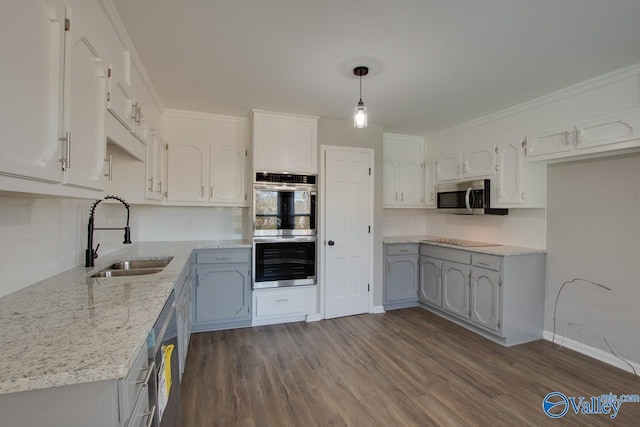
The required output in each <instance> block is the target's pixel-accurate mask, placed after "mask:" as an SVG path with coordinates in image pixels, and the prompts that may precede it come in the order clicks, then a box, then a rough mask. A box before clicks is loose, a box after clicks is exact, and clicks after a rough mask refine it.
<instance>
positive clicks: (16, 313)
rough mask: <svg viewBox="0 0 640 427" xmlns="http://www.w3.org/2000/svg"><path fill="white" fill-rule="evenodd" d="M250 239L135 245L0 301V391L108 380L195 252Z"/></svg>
mask: <svg viewBox="0 0 640 427" xmlns="http://www.w3.org/2000/svg"><path fill="white" fill-rule="evenodd" d="M241 247H247V248H250V247H251V241H250V240H219V241H186V242H140V243H134V244H132V245H127V246H124V247H123V249H121V250H118V251H116V252H113V253H110V254H108V255H105V256H103V257H100V258H98V259H97V260H96V266H95V267H89V268H85V267H76V268H73V269H71V270H68V271H65V272H63V273H60V274H58V275H56V276H53V277H50V278H48V279H46V280H43V281H41V282H38V283H36V284H34V285H31V286H28V287H26V288H24V289H21V290H19V291H17V292H14V293H12V294H9V295H7V296H5V297H2V298H0V326H1V327H0V342H1V343H2V346H0V372H1V373H2V374H1V375H0V394H6V393H13V392H19V391H27V390H36V389H42V388H49V387H57V386H63V385H70V384H79V383H84V382H91V381H102V380H115V379H118V378H122V377H124V376H125V375H126V373H127V372H128V371H129V369H130V367H131V364H132V363H133V359H134V357H135V356H136V355H137V354H138V352H139V350H140V348H141V346H142V345H144V344H145V342H146V338H147V334H148V332H149V330H150V329H151V328H152V327H153V324H154V322H155V320H156V318H157V317H158V315H159V314H160V312H161V311H162V308H163V307H164V304H165V302H166V300H167V298H168V297H169V295H170V294H171V291H172V289H173V286H174V284H175V281H176V280H177V279H178V276H179V275H180V273H181V271H182V270H183V268H184V267H185V265H186V264H187V261H188V259H189V256H190V255H191V252H192V251H193V250H194V249H211V248H241ZM164 257H173V259H172V261H171V262H170V263H169V265H167V266H166V267H165V268H164V270H163V271H161V272H160V273H156V274H150V275H143V276H129V277H111V278H93V277H90V276H91V275H92V274H94V273H95V272H97V271H99V270H102V269H103V268H105V267H107V266H108V265H110V264H111V263H113V262H115V261H118V260H122V259H158V258H164Z"/></svg>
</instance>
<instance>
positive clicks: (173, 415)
mask: <svg viewBox="0 0 640 427" xmlns="http://www.w3.org/2000/svg"><path fill="white" fill-rule="evenodd" d="M149 343H153V345H152V346H150V348H149V353H150V356H149V357H150V358H152V359H153V360H154V361H155V369H156V373H155V379H156V381H155V386H151V387H150V389H149V399H150V404H149V407H150V408H152V407H153V405H155V407H156V411H155V414H156V415H155V417H154V422H153V424H152V425H153V426H156V427H158V426H159V427H175V426H177V425H178V413H179V410H180V366H179V363H178V324H177V318H176V295H175V291H172V292H171V296H169V299H168V300H167V302H166V304H165V306H164V308H163V309H162V312H161V313H160V316H159V317H158V320H157V321H156V323H155V325H154V326H153V331H152V332H151V334H150V339H149Z"/></svg>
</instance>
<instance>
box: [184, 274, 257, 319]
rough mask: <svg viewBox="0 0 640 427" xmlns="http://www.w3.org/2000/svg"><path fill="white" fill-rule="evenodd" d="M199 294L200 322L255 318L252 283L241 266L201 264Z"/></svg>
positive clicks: (197, 306)
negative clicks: (252, 314)
mask: <svg viewBox="0 0 640 427" xmlns="http://www.w3.org/2000/svg"><path fill="white" fill-rule="evenodd" d="M245 268H246V267H245ZM195 295H196V313H195V321H196V322H197V323H203V322H212V321H220V320H224V321H234V320H242V319H250V318H251V313H250V311H249V307H250V306H251V284H250V283H249V275H248V272H246V271H244V270H241V268H238V267H236V266H226V267H225V266H220V267H211V268H201V267H198V269H197V283H196V293H195Z"/></svg>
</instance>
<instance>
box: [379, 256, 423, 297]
mask: <svg viewBox="0 0 640 427" xmlns="http://www.w3.org/2000/svg"><path fill="white" fill-rule="evenodd" d="M417 261H418V257H417V255H407V256H391V257H387V275H386V281H385V293H384V302H385V303H394V302H402V301H407V300H409V301H415V300H417V299H418V265H417V264H418V262H417Z"/></svg>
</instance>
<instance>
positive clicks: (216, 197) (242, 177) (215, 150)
mask: <svg viewBox="0 0 640 427" xmlns="http://www.w3.org/2000/svg"><path fill="white" fill-rule="evenodd" d="M247 157H248V152H247V150H246V149H243V147H235V146H220V145H212V146H211V147H210V166H211V167H210V178H209V201H210V202H211V203H215V204H218V205H231V206H239V205H243V206H248V203H249V202H248V197H247V182H246V179H247V173H246V167H247Z"/></svg>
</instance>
